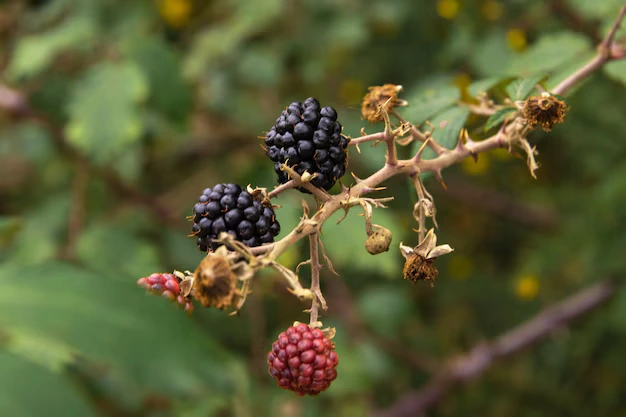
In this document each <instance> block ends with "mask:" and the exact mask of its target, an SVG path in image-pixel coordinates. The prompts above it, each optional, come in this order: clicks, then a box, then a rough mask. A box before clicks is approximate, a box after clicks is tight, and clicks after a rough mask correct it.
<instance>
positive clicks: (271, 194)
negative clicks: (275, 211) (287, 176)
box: [268, 180, 296, 198]
mask: <svg viewBox="0 0 626 417" xmlns="http://www.w3.org/2000/svg"><path fill="white" fill-rule="evenodd" d="M295 187H296V182H295V181H294V180H289V181H287V182H286V183H284V184H280V185H279V186H278V187H276V188H274V189H273V190H272V191H270V192H269V194H268V197H269V198H274V197H277V196H278V194H280V193H282V192H285V191H287V190H291V189H292V188H295Z"/></svg>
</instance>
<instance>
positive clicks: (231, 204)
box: [191, 184, 280, 252]
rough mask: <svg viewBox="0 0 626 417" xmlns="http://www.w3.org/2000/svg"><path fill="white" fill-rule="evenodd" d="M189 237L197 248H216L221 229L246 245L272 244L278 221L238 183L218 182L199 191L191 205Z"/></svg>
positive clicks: (267, 208)
mask: <svg viewBox="0 0 626 417" xmlns="http://www.w3.org/2000/svg"><path fill="white" fill-rule="evenodd" d="M191 231H192V236H195V237H197V241H196V243H197V245H198V248H199V249H200V250H201V251H203V252H206V251H207V250H209V248H210V249H212V250H215V249H217V248H218V247H219V246H220V243H217V242H215V241H214V239H217V238H218V236H219V234H220V233H221V232H226V233H230V234H231V235H232V236H234V237H235V238H236V239H237V240H239V241H241V242H242V243H243V244H244V245H246V246H249V247H254V246H260V245H262V244H264V243H271V242H273V241H274V237H275V236H276V235H278V233H279V232H280V224H279V223H278V222H277V221H276V214H275V213H274V209H273V208H272V207H271V206H267V205H266V206H264V205H263V204H262V203H261V202H260V201H258V200H255V199H254V198H253V197H252V195H251V194H250V193H249V192H247V191H246V190H243V189H242V188H241V186H239V185H237V184H217V185H216V186H214V187H213V188H207V189H205V190H204V191H203V192H202V195H201V196H200V198H198V203H196V205H195V206H194V208H193V226H192V228H191Z"/></svg>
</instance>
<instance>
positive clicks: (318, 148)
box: [265, 97, 348, 193]
mask: <svg viewBox="0 0 626 417" xmlns="http://www.w3.org/2000/svg"><path fill="white" fill-rule="evenodd" d="M265 146H266V154H267V156H269V158H270V159H271V160H272V161H274V171H276V174H277V175H278V182H279V183H280V184H284V183H286V182H287V181H289V178H288V176H287V174H286V173H285V172H283V171H281V170H280V165H281V164H283V163H286V164H287V165H288V166H289V167H292V168H294V170H295V171H296V172H297V173H298V174H300V175H302V174H303V173H304V171H308V172H309V173H310V174H317V177H315V178H314V179H313V180H311V184H313V185H314V186H316V187H319V188H323V189H325V190H329V189H330V188H331V187H332V186H333V185H335V182H336V181H337V180H338V179H340V178H341V177H343V175H344V174H345V173H346V165H347V159H348V153H347V151H346V148H347V147H348V139H347V138H345V137H343V136H341V124H340V123H339V122H338V121H337V112H336V111H335V109H333V108H332V107H321V106H320V103H319V102H318V101H317V100H316V99H314V98H313V97H309V98H307V99H306V100H305V101H304V103H300V102H299V101H295V102H293V103H291V104H290V105H289V106H288V107H287V110H283V112H282V114H281V116H280V117H279V118H278V119H276V124H275V125H274V126H272V128H271V129H270V130H269V132H267V134H266V135H265ZM298 189H299V190H300V191H302V192H306V193H308V191H306V190H305V189H303V188H298Z"/></svg>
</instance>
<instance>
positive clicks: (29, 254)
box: [9, 194, 70, 265]
mask: <svg viewBox="0 0 626 417" xmlns="http://www.w3.org/2000/svg"><path fill="white" fill-rule="evenodd" d="M69 208H70V199H69V196H68V195H65V194H55V195H54V197H52V198H50V199H48V200H46V201H44V202H42V203H41V204H38V205H36V206H35V208H34V209H33V210H30V211H29V212H27V213H26V214H25V215H24V217H23V220H22V224H21V228H20V230H19V232H17V235H16V236H15V240H14V241H13V244H12V245H11V246H10V248H9V253H10V262H11V264H14V265H34V264H37V263H42V262H46V261H49V260H51V259H54V257H55V256H56V255H57V251H58V248H59V246H60V239H61V238H62V236H63V232H64V229H65V225H66V222H67V218H68V215H67V213H68V211H69ZM42 219H45V221H42ZM33 248H37V249H36V250H33Z"/></svg>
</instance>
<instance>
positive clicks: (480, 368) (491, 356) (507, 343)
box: [376, 280, 619, 417]
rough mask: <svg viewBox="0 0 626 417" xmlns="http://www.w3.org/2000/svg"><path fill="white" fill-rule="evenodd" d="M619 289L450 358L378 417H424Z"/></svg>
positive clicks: (569, 303)
mask: <svg viewBox="0 0 626 417" xmlns="http://www.w3.org/2000/svg"><path fill="white" fill-rule="evenodd" d="M618 289H619V285H618V284H617V282H615V281H612V280H607V281H603V282H600V283H598V284H595V285H592V286H590V287H588V288H585V289H583V290H581V291H579V292H578V293H576V294H574V295H572V296H570V297H569V298H567V299H565V300H563V301H561V302H559V303H558V304H555V305H553V306H551V307H548V308H547V309H545V310H544V311H542V312H541V313H539V314H538V315H536V316H535V317H534V318H532V319H530V320H528V321H527V322H525V323H523V324H521V325H519V326H517V327H515V328H513V329H511V330H509V331H508V332H506V333H504V334H503V335H501V336H499V337H497V338H496V339H495V340H493V341H492V342H487V343H482V344H479V345H477V346H476V347H474V348H473V349H472V350H470V351H469V352H468V353H467V354H465V355H461V356H458V357H454V358H451V359H450V360H449V361H447V363H448V365H447V366H446V367H444V368H443V370H442V371H440V372H439V374H438V375H437V376H435V377H433V379H432V380H431V382H429V383H428V384H427V385H426V386H425V387H423V388H421V389H419V390H417V391H414V392H410V393H408V394H405V395H403V396H402V397H401V398H400V399H399V400H398V402H397V403H396V404H395V405H393V406H392V407H391V408H389V409H387V410H385V411H381V412H378V413H377V414H376V417H405V416H406V417H409V416H410V417H413V416H420V415H422V414H423V413H424V412H425V411H426V410H427V409H428V408H430V407H432V406H434V405H435V404H437V403H438V402H439V401H441V400H442V399H443V398H444V397H445V396H446V395H448V394H449V393H450V391H451V390H452V389H453V388H454V387H456V386H458V385H460V384H462V383H465V382H468V381H471V380H473V379H475V378H477V377H479V376H480V375H481V374H482V373H483V372H485V371H486V370H487V369H489V367H491V366H492V365H493V364H494V363H495V362H496V361H497V360H498V359H501V358H504V357H506V356H510V355H512V354H514V353H516V352H519V351H521V350H522V349H524V348H526V347H528V346H530V345H532V344H533V343H536V342H538V341H539V340H541V339H543V338H545V337H547V336H549V335H550V334H552V333H553V332H554V331H555V330H557V329H559V328H561V327H563V326H566V325H568V324H569V323H570V322H572V321H573V320H575V319H577V318H579V317H581V316H584V315H585V314H586V313H588V312H590V311H591V310H593V309H595V308H596V307H599V306H601V305H603V304H605V303H607V302H608V301H609V300H610V299H611V298H612V297H613V296H614V295H615V294H616V293H617V290H618Z"/></svg>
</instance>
